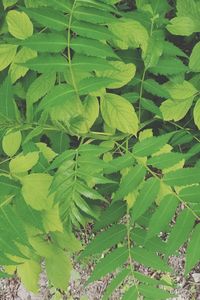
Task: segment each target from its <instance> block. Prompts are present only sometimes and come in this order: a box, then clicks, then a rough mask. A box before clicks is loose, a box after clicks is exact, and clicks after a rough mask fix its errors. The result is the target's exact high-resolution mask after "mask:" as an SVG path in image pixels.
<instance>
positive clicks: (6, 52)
mask: <svg viewBox="0 0 200 300" xmlns="http://www.w3.org/2000/svg"><path fill="white" fill-rule="evenodd" d="M16 51H17V46H16V45H9V44H1V45H0V71H2V70H4V69H5V68H7V67H8V66H9V64H11V62H12V61H13V59H14V57H15V54H16Z"/></svg>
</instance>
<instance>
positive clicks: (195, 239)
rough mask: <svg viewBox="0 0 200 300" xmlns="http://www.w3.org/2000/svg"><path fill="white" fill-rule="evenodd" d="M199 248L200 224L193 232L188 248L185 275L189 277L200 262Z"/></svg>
mask: <svg viewBox="0 0 200 300" xmlns="http://www.w3.org/2000/svg"><path fill="white" fill-rule="evenodd" d="M199 246H200V224H197V225H196V226H195V228H194V230H193V232H192V235H191V237H190V240H189V243H188V246H187V251H186V263H185V275H187V274H188V273H189V272H190V271H191V269H192V268H193V267H194V266H195V265H196V264H197V263H198V262H199V260H200V252H199Z"/></svg>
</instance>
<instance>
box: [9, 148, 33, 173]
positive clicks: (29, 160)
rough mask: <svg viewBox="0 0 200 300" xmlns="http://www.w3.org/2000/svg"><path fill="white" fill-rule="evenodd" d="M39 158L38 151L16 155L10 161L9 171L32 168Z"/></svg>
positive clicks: (22, 170)
mask: <svg viewBox="0 0 200 300" xmlns="http://www.w3.org/2000/svg"><path fill="white" fill-rule="evenodd" d="M38 159H39V153H38V152H30V153H27V154H26V155H22V154H21V155H18V156H17V157H15V158H14V159H12V160H11V161H10V164H9V168H10V172H11V173H23V172H27V171H29V170H30V169H32V167H33V166H35V165H36V163H37V162H38Z"/></svg>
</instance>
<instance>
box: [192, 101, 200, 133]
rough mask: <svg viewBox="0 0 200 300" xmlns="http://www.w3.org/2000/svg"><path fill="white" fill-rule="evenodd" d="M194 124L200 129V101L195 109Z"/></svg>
mask: <svg viewBox="0 0 200 300" xmlns="http://www.w3.org/2000/svg"><path fill="white" fill-rule="evenodd" d="M193 114H194V123H195V125H196V126H197V127H198V129H200V99H199V100H197V102H196V104H195V107H194V111H193Z"/></svg>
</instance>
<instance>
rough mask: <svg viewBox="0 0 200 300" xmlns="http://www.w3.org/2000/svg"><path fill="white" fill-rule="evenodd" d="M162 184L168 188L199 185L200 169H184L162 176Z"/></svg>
mask: <svg viewBox="0 0 200 300" xmlns="http://www.w3.org/2000/svg"><path fill="white" fill-rule="evenodd" d="M163 180H164V182H165V183H166V184H168V185H170V186H176V185H177V186H184V185H189V184H193V183H200V168H198V167H194V168H184V169H180V170H177V171H174V172H169V173H167V174H165V175H164V178H163Z"/></svg>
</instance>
